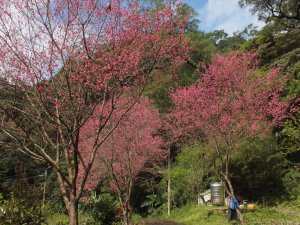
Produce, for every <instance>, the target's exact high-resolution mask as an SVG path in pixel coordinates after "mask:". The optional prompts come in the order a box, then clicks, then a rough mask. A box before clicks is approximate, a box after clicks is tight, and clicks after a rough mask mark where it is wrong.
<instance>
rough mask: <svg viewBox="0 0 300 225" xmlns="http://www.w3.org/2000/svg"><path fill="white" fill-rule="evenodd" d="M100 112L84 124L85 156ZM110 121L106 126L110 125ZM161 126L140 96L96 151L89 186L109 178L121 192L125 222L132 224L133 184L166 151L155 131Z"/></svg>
mask: <svg viewBox="0 0 300 225" xmlns="http://www.w3.org/2000/svg"><path fill="white" fill-rule="evenodd" d="M124 100H125V99H124ZM125 101H128V100H125ZM98 112H99V111H98V110H96V111H95V113H94V115H95V117H94V116H92V117H91V118H90V119H89V121H88V122H87V123H86V124H85V126H84V127H83V129H84V131H83V132H82V133H81V136H80V138H81V139H82V142H81V143H82V145H83V146H82V148H81V149H82V150H83V152H84V153H82V156H83V157H85V156H88V155H89V152H90V151H92V149H93V146H92V144H93V143H94V138H95V133H96V132H97V127H98V120H97V119H96V118H97V114H98ZM120 114H123V112H122V110H121V111H119V112H118V113H116V114H115V115H114V116H113V117H114V118H116V119H117V118H118V117H119V115H120ZM111 125H113V124H111ZM111 125H110V124H109V125H108V126H107V127H106V129H111V127H110V126H111ZM160 127H161V120H160V115H159V112H158V111H157V110H154V109H153V108H151V104H150V101H149V100H148V99H147V98H141V99H140V100H139V101H138V102H137V103H136V104H135V106H134V107H133V108H132V109H131V110H130V112H128V113H127V114H126V115H125V116H124V117H123V118H122V120H121V121H120V124H119V126H118V127H117V128H116V129H114V131H113V132H112V134H111V135H110V136H109V137H108V139H107V141H105V142H104V143H103V146H102V147H101V149H100V150H99V151H98V152H97V154H96V157H95V163H94V165H93V167H92V170H91V174H90V176H91V177H90V178H89V179H88V183H87V186H86V188H93V187H95V186H96V185H97V184H98V183H99V182H101V180H102V179H104V178H108V179H109V181H110V188H111V190H112V191H113V192H115V193H116V194H117V196H118V199H119V202H120V209H121V211H122V218H123V219H122V222H123V224H125V225H128V224H129V219H130V216H131V210H130V208H131V207H130V199H131V192H132V188H133V185H134V184H136V183H137V181H138V180H139V178H140V177H139V176H140V174H141V172H145V171H147V172H152V171H153V167H154V166H155V164H157V163H159V162H161V161H162V160H163V159H165V157H166V155H167V153H166V152H165V151H164V150H162V149H161V147H162V144H163V141H162V139H161V138H160V137H159V136H157V135H155V133H156V132H157V130H158V129H159V128H160ZM80 168H81V167H80ZM100 168H101V169H100Z"/></svg>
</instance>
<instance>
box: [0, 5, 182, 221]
mask: <svg viewBox="0 0 300 225" xmlns="http://www.w3.org/2000/svg"><path fill="white" fill-rule="evenodd" d="M108 2H109V4H108ZM184 24H185V21H184V19H182V18H180V19H179V17H178V16H176V9H174V8H172V7H167V6H166V7H164V8H161V9H160V10H156V11H151V10H150V9H149V10H146V11H145V10H144V11H143V10H141V5H140V3H139V1H137V0H110V1H106V0H39V1H37V0H27V1H19V0H9V1H8V0H7V1H1V3H0V76H1V77H2V78H3V79H1V82H2V81H4V82H2V83H3V84H1V88H2V89H3V90H5V92H6V93H7V95H9V96H10V97H9V98H7V99H0V101H1V102H0V118H1V125H0V129H1V132H3V133H5V134H6V135H7V136H8V137H9V138H10V139H11V141H12V142H15V143H16V144H17V149H18V150H20V151H22V152H24V153H25V154H27V155H29V156H31V157H32V158H33V159H35V160H40V161H44V162H46V163H47V164H49V165H50V166H51V167H52V168H53V169H54V171H55V172H56V175H57V181H58V185H59V187H60V191H61V194H62V197H63V200H64V203H65V205H66V209H67V211H68V215H69V219H70V224H72V225H77V224H78V202H79V200H80V198H81V196H82V192H83V189H84V186H85V183H86V181H87V178H88V177H89V174H90V171H91V168H92V165H93V163H94V159H95V156H96V154H97V151H99V149H101V146H102V144H103V143H104V142H105V140H106V139H107V138H108V137H109V136H110V135H111V133H112V132H113V130H114V129H115V128H116V127H117V126H118V124H119V123H120V121H121V120H122V118H123V117H124V116H125V115H126V113H127V112H128V111H129V110H130V109H131V108H132V107H133V106H134V104H135V103H136V101H137V100H138V98H139V96H140V95H141V93H142V91H143V87H144V86H145V84H146V83H147V81H148V80H149V77H150V76H149V75H150V74H151V73H152V72H153V71H154V70H160V69H162V68H164V69H165V68H166V67H171V68H176V67H177V66H178V65H180V64H181V62H182V61H183V59H185V57H186V53H187V51H188V47H187V43H186V41H185V39H184ZM130 92H134V94H131V96H132V97H131V98H129V99H130V101H128V102H126V103H124V102H123V103H124V104H120V103H122V101H120V99H121V98H122V96H123V95H124V93H127V94H128V93H130ZM96 109H97V110H98V111H97V112H98V113H97V120H98V122H97V124H98V127H97V129H96V133H95V134H94V135H95V138H94V139H93V140H94V143H93V144H92V150H91V151H90V152H89V155H85V159H88V160H87V161H84V162H83V156H82V155H81V149H80V146H82V145H81V144H80V142H81V141H82V139H80V134H81V132H82V127H83V126H84V125H85V124H86V123H87V121H89V118H90V117H91V116H92V115H95V114H94V111H95V110H96ZM120 109H122V110H121V111H122V113H121V114H117V115H118V116H114V114H115V112H118V111H120ZM112 118H114V119H112ZM95 119H96V118H95ZM107 126H108V127H109V128H110V129H107V128H106V127H107ZM79 165H84V167H83V171H81V172H82V174H81V175H82V176H81V179H80V182H78V181H79V178H78V170H79Z"/></svg>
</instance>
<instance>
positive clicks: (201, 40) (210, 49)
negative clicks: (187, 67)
mask: <svg viewBox="0 0 300 225" xmlns="http://www.w3.org/2000/svg"><path fill="white" fill-rule="evenodd" d="M187 37H188V39H189V40H190V43H191V44H192V46H193V48H194V49H193V51H191V53H190V55H191V60H192V61H193V63H194V64H195V65H198V66H199V63H203V62H204V63H208V62H209V61H210V59H211V57H212V55H213V54H215V53H216V52H217V47H216V45H215V44H214V41H213V40H212V39H211V38H210V37H209V36H208V35H207V34H205V33H203V32H199V31H195V30H194V31H191V32H189V33H188V34H187Z"/></svg>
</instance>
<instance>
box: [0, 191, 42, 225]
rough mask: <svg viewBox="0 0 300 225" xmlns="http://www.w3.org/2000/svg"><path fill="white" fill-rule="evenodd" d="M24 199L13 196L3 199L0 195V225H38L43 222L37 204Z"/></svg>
mask: <svg viewBox="0 0 300 225" xmlns="http://www.w3.org/2000/svg"><path fill="white" fill-rule="evenodd" d="M31 203H32V202H30V201H28V199H26V198H24V197H23V198H22V197H16V196H15V195H14V194H11V196H10V197H9V198H8V199H3V197H2V195H1V194H0V224H3V225H40V224H41V223H42V222H44V221H45V218H44V216H43V214H42V210H41V206H40V205H39V204H34V205H32V204H31Z"/></svg>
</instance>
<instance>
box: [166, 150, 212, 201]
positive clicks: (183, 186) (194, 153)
mask: <svg viewBox="0 0 300 225" xmlns="http://www.w3.org/2000/svg"><path fill="white" fill-rule="evenodd" d="M209 152H210V151H209V147H208V146H203V145H200V144H195V145H193V146H189V147H185V148H183V149H182V151H181V152H180V153H179V155H178V156H177V158H176V165H175V166H174V167H173V168H172V170H171V189H172V192H173V196H174V203H175V206H177V207H179V206H182V205H185V204H187V203H188V202H196V201H197V197H198V194H199V193H201V192H202V191H204V190H205V189H206V188H207V186H208V183H207V180H206V178H207V176H208V174H209V173H210V168H211V166H212V165H211V163H212V162H211V160H210V159H209Z"/></svg>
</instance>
